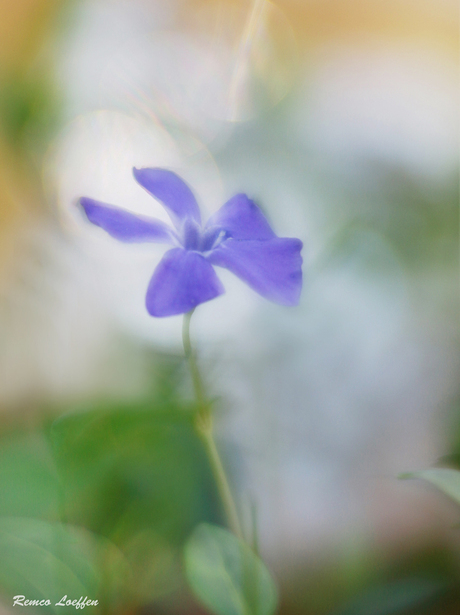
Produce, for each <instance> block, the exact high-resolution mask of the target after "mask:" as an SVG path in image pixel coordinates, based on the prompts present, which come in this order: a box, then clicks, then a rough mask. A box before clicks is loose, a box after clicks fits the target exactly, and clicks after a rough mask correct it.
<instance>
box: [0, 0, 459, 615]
mask: <svg viewBox="0 0 460 615" xmlns="http://www.w3.org/2000/svg"><path fill="white" fill-rule="evenodd" d="M458 104H459V97H458V5H457V2H456V1H455V0H387V2H385V3H382V2H379V1H377V0H366V1H365V0H277V2H269V1H268V0H225V1H223V0H222V1H221V0H168V1H167V2H166V0H68V1H67V2H64V3H62V2H57V1H56V0H15V2H11V1H9V0H1V2H0V516H1V517H2V518H5V519H7V520H6V521H4V522H3V521H2V522H0V534H1V533H2V532H3V534H1V536H3V537H1V536H0V545H2V547H3V548H4V549H10V548H12V547H11V545H12V544H13V543H14V545H16V547H17V548H18V549H19V551H18V552H20V553H22V555H21V556H20V557H19V556H18V559H17V561H15V567H14V566H11V565H10V564H8V565H6V563H5V562H6V560H7V559H8V558H6V559H4V564H3V568H2V564H1V563H0V587H1V588H2V594H1V595H2V596H3V604H4V612H5V613H8V612H10V611H11V605H12V600H11V597H12V596H13V595H15V594H26V595H27V594H28V595H29V596H30V597H38V595H44V596H45V597H47V596H46V594H47V593H48V594H49V593H51V594H53V596H54V595H56V596H57V597H60V595H58V594H59V591H61V590H64V591H62V593H66V594H72V589H71V588H74V590H75V592H79V591H85V589H86V591H90V590H91V588H92V589H93V592H96V591H97V592H99V593H98V595H99V596H101V595H103V596H104V597H105V598H104V600H105V602H104V600H102V599H101V601H102V602H104V604H105V607H104V608H105V610H104V611H101V612H111V613H112V612H113V613H126V614H128V613H144V614H149V613H158V614H167V615H172V614H175V615H179V614H182V613H183V614H185V613H187V614H193V613H196V614H199V613H204V611H202V610H201V607H200V606H199V605H198V603H197V602H196V601H195V599H194V598H193V597H192V595H191V594H190V592H189V590H188V589H187V588H186V584H185V581H184V575H183V566H182V556H181V549H182V545H183V543H184V540H185V539H186V538H187V536H188V535H189V534H190V532H191V531H192V529H193V528H194V526H195V525H196V524H197V523H199V522H200V521H203V520H207V521H211V522H216V523H222V515H221V511H220V507H219V503H218V500H217V496H216V493H215V489H214V486H213V483H212V478H211V475H210V471H209V468H208V466H207V462H206V459H205V457H204V455H203V453H202V451H201V447H200V443H199V441H198V440H197V438H196V436H195V435H194V432H193V429H192V426H191V421H190V418H189V417H190V408H191V404H192V394H191V386H190V382H189V379H188V373H187V369H186V366H185V365H184V361H183V352H182V349H181V333H180V331H181V318H180V317H171V318H168V319H153V318H151V317H149V316H148V315H147V313H146V311H145V308H144V297H145V291H146V288H147V284H148V281H149V278H150V276H151V274H152V272H153V269H154V267H155V265H156V263H157V262H158V261H159V259H160V258H161V255H162V253H163V251H164V248H162V247H161V246H158V247H157V246H152V245H149V244H146V245H125V244H119V243H117V242H116V241H114V240H113V239H111V238H110V237H108V236H106V235H105V234H104V233H103V232H102V231H100V229H97V228H95V227H92V226H91V225H89V224H88V223H87V222H85V220H84V218H83V216H82V214H81V212H80V210H79V209H78V207H77V206H76V204H77V201H78V199H79V197H81V196H90V197H93V198H96V199H99V200H102V201H104V202H107V203H111V204H114V205H118V206H121V207H124V208H126V209H130V210H131V211H134V212H138V213H143V214H150V215H153V216H156V217H159V218H162V219H166V218H165V214H164V212H163V211H162V210H161V207H160V206H159V204H158V203H156V202H155V201H154V200H153V199H152V198H151V197H149V196H148V195H147V194H146V193H145V192H144V191H143V190H142V189H141V188H140V187H139V186H138V185H137V184H136V182H135V181H134V180H133V178H132V175H131V169H132V167H133V166H138V167H141V166H144V167H145V166H160V167H168V168H171V169H173V170H175V171H176V172H177V173H179V174H180V175H181V176H182V177H184V178H185V179H186V181H187V182H188V183H189V184H190V186H191V187H192V188H193V190H194V192H195V194H196V195H197V198H198V200H199V202H200V206H201V207H202V209H203V211H204V212H207V214H208V215H209V214H211V213H212V212H213V211H215V210H216V209H218V208H219V207H220V206H221V205H222V204H223V203H224V202H225V201H226V200H227V199H228V198H230V197H231V196H233V195H234V194H235V193H236V192H246V193H247V194H248V195H249V196H250V197H251V198H253V199H255V200H256V202H257V203H258V204H259V205H260V206H261V208H262V209H263V210H264V211H265V213H266V215H267V216H268V218H269V219H270V221H271V223H272V225H273V228H274V229H275V230H276V232H277V234H278V235H280V236H294V237H300V238H301V239H302V240H303V242H304V246H305V247H304V251H303V256H304V277H305V284H304V290H303V295H302V300H301V304H300V306H299V307H297V308H284V307H280V306H276V305H274V304H270V303H268V302H266V301H265V300H263V299H262V298H260V297H259V296H257V295H255V294H254V293H253V292H252V291H251V290H250V289H248V288H247V287H245V286H244V284H243V283H241V282H240V281H239V280H237V279H236V278H234V277H232V276H231V274H228V272H226V271H224V270H220V271H219V277H220V278H221V279H222V281H223V283H224V285H225V287H226V290H227V292H226V294H225V295H223V296H222V297H220V298H218V299H216V300H215V301H212V302H209V303H208V304H204V305H202V306H201V307H200V309H199V310H197V313H196V315H195V316H194V322H193V324H192V334H193V337H194V340H195V343H196V345H197V348H198V352H199V356H200V363H201V366H202V370H203V373H204V374H205V380H206V384H207V386H208V389H209V394H210V395H211V396H213V397H216V398H217V399H218V401H217V407H216V412H217V420H216V430H217V436H218V441H219V445H220V448H221V451H222V454H223V456H224V458H225V461H226V464H227V467H228V470H229V473H230V475H231V479H232V484H233V485H234V488H235V491H236V492H237V494H238V496H237V497H238V503H239V506H240V510H241V512H242V516H243V519H244V520H245V523H246V525H248V526H249V525H250V523H251V514H252V513H251V511H256V516H257V527H258V533H259V537H260V545H261V552H262V554H263V556H264V559H265V561H266V562H267V563H268V565H269V567H270V568H271V570H272V571H273V573H274V575H275V577H276V579H277V583H278V586H279V591H280V610H279V613H280V615H284V614H286V615H288V614H293V615H294V614H295V615H301V614H302V615H323V614H324V615H390V614H412V615H415V614H417V615H418V614H429V615H438V614H439V615H441V614H442V615H450V614H452V615H453V614H457V613H458V612H460V591H459V585H458V583H459V580H460V535H459V530H458V529H456V527H455V526H456V525H457V526H458V523H459V521H460V514H459V512H460V511H459V510H458V508H457V507H456V506H455V505H454V504H452V503H450V502H449V501H448V500H447V499H445V498H444V496H442V495H441V494H439V493H438V492H435V491H434V490H431V489H429V488H428V487H427V486H426V485H424V484H422V483H418V482H416V481H412V482H407V481H404V482H402V481H398V479H397V476H398V474H399V473H401V472H406V471H411V470H416V469H422V468H426V467H430V466H433V465H435V464H437V463H443V464H447V465H450V466H451V467H458V466H459V465H460V464H459V459H460V405H459V400H460V389H459V382H458V375H457V374H458V368H459V352H458V351H459V348H458V345H459V320H458V305H459V303H458V299H459V297H458V291H459V286H458V263H459V261H458V228H459V225H458V115H457V113H458ZM205 217H206V215H205ZM57 520H60V521H66V522H68V523H70V524H72V526H74V530H72V531H73V532H74V534H73V538H72V541H73V542H72V544H74V545H75V544H76V545H77V551H78V557H77V555H75V553H74V552H73V551H72V552H71V548H70V546H69V547H68V545H67V543H66V542H65V540H63V546H62V553H64V555H62V558H63V559H62V561H66V558H74V559H75V558H77V559H78V562H79V566H80V565H81V570H82V572H81V575H80V577H79V581H78V583H80V582H81V583H83V588H84V589H81V587H82V586H81V585H78V583H77V581H76V580H75V579H74V580H72V582H71V581H70V580H69V579H68V578H67V579H66V580H65V582H64V581H62V582H61V581H60V580H59V579H57V580H56V578H55V577H54V576H53V578H52V579H51V577H49V578H48V577H47V576H46V575H45V573H44V572H43V574H42V571H41V570H40V569H41V565H40V562H41V561H43V558H44V557H45V555H44V552H43V551H40V550H37V549H39V548H40V549H45V550H46V553H54V555H53V556H52V557H55V556H56V554H55V552H54V551H53V546H52V544H51V543H52V540H53V538H52V536H51V534H50V533H49V527H50V526H49V524H50V523H52V522H55V521H57ZM2 523H7V525H6V526H5V525H3V526H2ZM8 524H9V525H8ZM5 527H6V528H7V529H6V530H5ZM8 528H9V529H8ZM5 532H6V533H5ZM6 534H7V535H8V538H7V539H6V538H5V535H6ZM25 535H27V536H29V537H35V538H34V539H33V540H32V539H31V540H32V543H33V544H34V545H35V546H34V549H35V550H34V549H32V551H31V550H30V548H29V547H27V548H26V546H24V545H23V543H22V542H21V540H23V537H24V536H25ZM8 541H9V542H8ZM11 541H13V542H11ZM14 541H16V542H14ZM34 541H35V542H34ZM37 544H39V547H38V546H36V545H37ZM69 544H70V543H69ZM18 545H19V547H20V548H19V547H18ZM29 546H30V545H29ZM54 546H55V545H54ZM16 547H15V548H16ZM35 547H36V548H35ZM67 547H68V548H69V551H68V552H67V551H66V549H67ZM72 548H73V547H72ZM5 552H6V551H5ZM0 557H1V556H0ZM46 557H48V556H46ZM50 557H51V556H50ZM45 559H46V558H45ZM8 561H10V560H8ZM69 561H70V560H69ZM72 561H73V560H72ZM75 561H76V560H75ZM101 562H102V563H101ZM13 568H14V569H15V570H16V573H17V574H16V573H13V572H11V570H12V569H13ZM15 574H16V576H15ZM18 575H19V577H18ZM40 575H41V576H40ZM58 576H59V575H58ZM64 576H65V575H64ZM18 579H21V580H20V582H19V580H18ZM82 579H83V580H84V582H83V581H82ZM72 583H74V585H72ZM75 583H76V584H75ZM19 585H20V586H19ZM51 588H53V589H51ZM88 588H90V589H89V590H88ZM96 588H97V589H96ZM101 588H102V589H101ZM40 592H41V594H40ZM56 592H57V593H56ZM88 595H89V594H88ZM79 596H80V593H78V594H77V593H75V597H77V598H78V597H79ZM93 597H95V593H93ZM39 610H40V612H43V611H45V610H46V609H39ZM30 611H31V612H32V609H30Z"/></svg>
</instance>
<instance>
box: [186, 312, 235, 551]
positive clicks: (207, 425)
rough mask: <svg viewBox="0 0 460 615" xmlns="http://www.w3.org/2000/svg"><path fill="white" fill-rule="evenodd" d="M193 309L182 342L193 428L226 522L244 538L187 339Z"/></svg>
mask: <svg viewBox="0 0 460 615" xmlns="http://www.w3.org/2000/svg"><path fill="white" fill-rule="evenodd" d="M193 312H194V310H191V311H190V312H187V314H184V321H183V326H182V341H183V343H184V351H185V356H186V358H187V361H188V364H189V367H190V373H191V375H192V382H193V388H194V391H195V396H196V401H197V406H198V408H197V412H196V416H195V427H196V430H197V432H198V435H199V436H200V437H201V439H202V441H203V444H204V447H205V450H206V454H207V456H208V460H209V464H210V466H211V470H212V473H213V475H214V480H215V481H216V485H217V490H218V492H219V495H220V499H221V501H222V506H223V509H224V511H225V515H226V517H227V522H228V525H229V527H230V529H231V530H232V532H233V533H234V534H235V536H237V537H238V538H240V539H241V540H243V533H242V531H241V525H240V520H239V517H238V512H237V509H236V505H235V501H234V499H233V496H232V492H231V489H230V485H229V483H228V479H227V475H226V474H225V470H224V466H223V464H222V460H221V458H220V455H219V451H218V450H217V446H216V443H215V440H214V436H213V422H212V414H211V404H210V402H209V401H208V400H207V399H206V395H205V390H204V385H203V380H202V378H201V374H200V370H199V368H198V364H197V361H196V356H195V353H194V352H193V348H192V343H191V340H190V320H191V318H192V315H193Z"/></svg>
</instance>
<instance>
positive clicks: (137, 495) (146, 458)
mask: <svg viewBox="0 0 460 615" xmlns="http://www.w3.org/2000/svg"><path fill="white" fill-rule="evenodd" d="M51 441H52V445H53V450H54V456H55V460H56V463H57V466H58V470H59V473H60V476H61V480H62V483H63V485H64V491H65V510H66V515H67V520H69V521H72V522H74V523H78V524H82V525H85V526H86V527H88V528H89V529H91V530H92V531H94V532H96V533H98V534H102V535H105V536H107V537H110V538H111V539H112V540H114V541H115V542H116V543H117V544H119V545H120V546H121V545H122V544H123V542H124V541H126V540H131V538H132V536H133V535H134V534H136V533H138V532H139V531H142V530H143V529H146V528H150V529H154V531H155V532H156V534H158V535H159V536H163V537H164V538H165V539H167V540H168V541H171V542H172V544H181V543H182V541H183V540H184V539H185V537H186V536H187V535H188V534H189V533H190V531H191V529H192V527H194V526H195V525H196V524H197V523H199V522H200V521H203V520H214V519H215V517H216V514H215V512H214V511H215V510H216V508H215V506H216V504H215V502H216V499H215V491H214V486H213V481H212V476H211V473H210V470H209V468H208V464H207V461H206V458H205V454H204V452H203V450H202V446H201V442H200V441H199V439H198V437H197V436H196V434H195V431H194V428H193V424H192V418H191V415H190V414H189V413H186V412H184V411H182V410H178V409H177V408H174V407H173V406H171V407H166V408H164V409H156V410H155V409H153V408H152V407H149V406H145V407H141V406H138V407H121V408H120V407H119V408H110V407H109V408H107V409H95V410H88V411H85V412H78V413H73V414H68V415H66V416H63V417H61V418H59V419H57V420H56V421H55V422H54V423H53V425H52V428H51Z"/></svg>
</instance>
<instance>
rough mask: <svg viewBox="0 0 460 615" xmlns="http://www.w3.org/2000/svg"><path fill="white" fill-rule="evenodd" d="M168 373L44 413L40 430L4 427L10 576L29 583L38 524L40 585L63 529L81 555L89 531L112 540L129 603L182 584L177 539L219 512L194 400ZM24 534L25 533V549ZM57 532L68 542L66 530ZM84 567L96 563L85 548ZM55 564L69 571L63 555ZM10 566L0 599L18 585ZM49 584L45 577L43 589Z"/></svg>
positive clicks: (3, 502) (2, 501)
mask: <svg viewBox="0 0 460 615" xmlns="http://www.w3.org/2000/svg"><path fill="white" fill-rule="evenodd" d="M166 371H167V373H166V374H165V373H163V374H162V375H161V378H160V380H161V382H160V384H159V385H158V386H157V387H156V394H155V395H153V396H152V397H151V398H149V399H146V400H142V401H139V402H137V403H125V404H114V403H107V402H106V403H94V404H89V405H86V406H84V407H78V408H72V409H69V410H68V411H67V412H65V413H63V414H61V415H60V416H58V418H56V419H55V420H53V419H52V417H50V418H45V420H44V423H43V425H42V427H41V428H38V429H37V427H36V426H35V427H31V428H28V427H27V426H23V427H22V428H19V427H18V426H16V427H15V429H5V430H4V432H3V434H2V435H1V437H0V493H1V498H0V522H2V518H3V519H4V518H6V517H7V516H8V517H13V516H14V517H15V518H14V519H13V521H8V523H12V522H14V523H15V524H16V525H15V526H14V528H15V529H14V539H10V538H11V537H10V538H8V540H9V542H8V554H9V555H8V557H9V560H8V561H10V560H11V561H14V562H16V569H17V571H18V574H22V575H24V576H25V577H28V578H30V583H32V579H33V578H35V577H34V576H32V577H29V576H28V575H29V572H30V571H32V570H35V568H36V566H37V562H36V560H37V557H38V555H37V547H36V544H35V543H36V540H35V538H36V537H39V536H40V535H41V532H42V531H43V532H42V533H43V536H44V540H47V543H46V545H45V547H46V550H47V553H48V554H49V555H47V556H46V557H45V559H44V561H43V562H42V567H41V569H40V571H37V574H39V578H38V581H37V583H38V585H40V587H46V586H47V583H48V581H49V580H50V578H51V577H52V576H53V574H54V572H53V570H55V568H56V562H55V560H56V558H57V559H58V560H59V553H58V551H59V549H60V548H61V546H62V544H61V543H62V540H61V539H59V540H58V539H56V540H54V539H53V538H52V536H53V535H56V536H58V535H60V536H64V535H65V536H68V535H70V534H71V535H72V536H73V538H72V544H73V545H74V547H75V549H76V550H77V551H76V552H77V554H79V555H78V557H80V558H83V559H84V557H85V556H84V554H85V553H86V552H87V551H88V549H86V548H85V544H86V542H88V540H87V537H88V536H90V537H92V538H91V540H92V541H93V542H94V541H96V542H99V543H101V541H102V543H103V544H104V545H107V544H109V545H111V549H112V551H111V553H115V554H122V558H123V561H124V562H125V564H126V567H127V570H129V577H130V578H131V579H132V582H131V583H129V591H128V594H127V597H126V599H127V600H128V602H129V604H131V605H133V604H134V605H136V604H138V605H142V604H148V603H149V602H152V601H154V600H156V599H157V598H159V597H162V596H164V595H168V594H169V593H172V592H175V591H177V590H178V588H180V587H181V585H182V584H183V580H182V579H183V575H182V571H181V549H182V545H183V543H184V541H185V539H186V538H187V536H188V535H189V534H190V533H191V531H192V530H193V528H194V527H195V526H196V525H197V524H199V523H200V522H202V521H208V522H219V521H220V516H219V515H220V513H219V508H218V504H217V495H216V493H215V490H214V484H213V479H212V475H211V472H210V469H209V467H208V464H207V461H206V457H205V453H204V451H203V447H202V445H201V442H200V441H199V439H198V436H197V435H196V434H195V431H194V427H193V422H192V416H193V407H191V406H190V405H189V404H187V403H184V402H182V403H180V402H179V401H178V399H177V398H176V395H177V386H176V385H177V377H178V376H177V370H175V369H169V368H168V370H166ZM56 523H57V525H56ZM60 523H62V524H65V525H63V526H62V525H60ZM50 524H51V525H50ZM74 527H79V528H82V533H80V534H78V533H77V534H76V533H75V531H76V530H74V529H73V528H74ZM40 528H41V529H40ZM52 528H55V530H53V529H52ZM83 529H84V531H83ZM0 531H1V528H0ZM69 532H70V534H69ZM29 534H32V540H31V541H29V543H28V546H27V548H24V540H25V539H26V536H28V535H29ZM34 536H35V538H34ZM46 536H48V538H46ZM79 536H83V539H82V540H83V542H81V541H80V540H79V538H78V537H79ZM63 540H64V544H67V543H66V540H67V538H64V539H63ZM34 541H35V542H34ZM85 541H86V542H85ZM67 542H68V540H67ZM53 545H54V546H53ZM60 545H61V546H60ZM66 548H67V547H66ZM69 548H70V547H69ZM56 549H58V551H56ZM106 550H107V549H106ZM82 554H83V555H82ZM71 555H72V557H73V552H72V553H71ZM66 557H67V556H66ZM112 559H113V558H112ZM115 559H116V558H115ZM5 561H7V560H5ZM59 561H61V560H59ZM52 562H54V564H53V563H52ZM86 565H87V566H89V568H91V567H93V568H94V566H96V568H97V562H96V563H94V561H93V559H91V557H89V556H88V558H87V561H86ZM57 567H58V568H59V567H61V568H62V569H63V570H67V568H68V567H69V566H68V563H67V560H65V561H64V560H63V561H62V566H60V565H58V566H57ZM9 569H10V566H6V567H5V569H2V568H0V587H1V588H2V589H3V592H4V594H5V596H7V597H8V603H10V600H11V598H12V595H13V594H12V592H14V594H17V593H18V590H17V588H18V587H19V586H21V587H22V585H20V584H18V582H16V583H15V580H16V581H17V578H16V577H11V576H8V574H6V572H8V570H9ZM104 570H106V565H105V564H104ZM104 570H101V569H100V568H99V569H98V570H96V572H95V574H96V573H97V574H99V575H102V574H103V571H104ZM5 571H6V572H5ZM96 576H97V575H96ZM77 577H79V578H81V575H79V574H77ZM40 579H41V580H40ZM39 581H40V582H39ZM37 583H36V584H35V585H36V587H38V585H37ZM83 586H84V587H87V586H88V587H89V588H90V589H88V590H87V593H88V592H90V591H95V590H94V587H96V586H97V583H96V581H94V579H93V581H91V583H90V582H88V583H86V585H85V584H83ZM27 587H28V588H29V589H30V587H29V585H27ZM53 587H56V585H55V584H54V585H53V583H51V584H48V588H49V589H48V594H49V593H50V591H52V588H53ZM59 587H63V586H59ZM70 587H72V586H69V585H68V584H67V585H65V590H63V591H64V593H67V594H70ZM91 588H92V589H91ZM29 589H28V591H29ZM30 591H31V589H30ZM43 591H44V590H43ZM56 591H57V590H56ZM75 591H76V592H77V593H78V591H77V589H75ZM79 591H80V590H79ZM81 591H83V589H81ZM21 593H25V590H24V591H21ZM35 593H37V592H35ZM57 593H59V592H57ZM112 594H113V592H112ZM112 594H111V595H110V596H109V597H108V598H107V600H109V602H110V600H111V599H112V598H113V596H112ZM88 595H89V594H88ZM98 595H100V592H99V594H98ZM93 596H94V594H93ZM32 597H34V596H32ZM76 597H77V598H78V597H79V595H78V596H76ZM106 602H107V601H106ZM106 607H107V604H105V606H104V608H106Z"/></svg>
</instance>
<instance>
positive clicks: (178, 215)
mask: <svg viewBox="0 0 460 615" xmlns="http://www.w3.org/2000/svg"><path fill="white" fill-rule="evenodd" d="M133 174H134V177H135V179H136V181H137V182H138V183H139V184H140V185H141V186H142V187H143V188H145V189H146V190H147V192H149V193H150V194H151V195H152V196H154V197H155V198H156V199H158V200H159V201H161V202H162V203H163V205H164V206H165V207H166V210H167V212H168V214H169V215H170V217H171V220H172V221H173V223H174V226H175V227H176V228H177V229H180V227H181V226H182V222H183V221H184V220H185V219H186V218H192V219H193V220H195V221H196V222H198V223H199V224H200V223H201V215H200V209H199V207H198V203H197V202H196V199H195V197H194V195H193V192H192V191H191V190H190V188H189V187H188V186H187V184H186V183H185V182H184V180H183V179H181V178H180V177H179V176H178V175H176V174H175V173H173V172H172V171H168V170H167V169H148V168H147V169H136V168H134V169H133Z"/></svg>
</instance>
